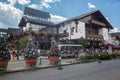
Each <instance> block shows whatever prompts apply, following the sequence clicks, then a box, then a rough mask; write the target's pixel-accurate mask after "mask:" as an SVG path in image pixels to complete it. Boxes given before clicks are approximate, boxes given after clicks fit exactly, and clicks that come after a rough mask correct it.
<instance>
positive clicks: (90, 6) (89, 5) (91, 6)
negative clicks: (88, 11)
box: [88, 3, 96, 8]
mask: <svg viewBox="0 0 120 80" xmlns="http://www.w3.org/2000/svg"><path fill="white" fill-rule="evenodd" d="M88 7H89V8H96V6H95V5H93V4H91V3H88Z"/></svg>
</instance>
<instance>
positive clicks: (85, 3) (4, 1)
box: [0, 0, 120, 32]
mask: <svg viewBox="0 0 120 80" xmlns="http://www.w3.org/2000/svg"><path fill="white" fill-rule="evenodd" d="M25 7H31V8H34V9H38V10H41V11H45V12H49V13H50V16H51V21H53V22H59V21H63V20H66V19H70V18H73V17H76V16H79V15H82V14H85V13H88V12H90V11H94V10H100V11H101V12H102V14H103V15H104V16H105V18H106V19H107V20H108V21H109V22H110V24H111V25H112V26H113V28H114V29H113V30H112V31H113V32H118V31H120V9H119V8H120V0H0V28H18V24H19V22H20V19H21V18H22V16H23V11H24V8H25Z"/></svg>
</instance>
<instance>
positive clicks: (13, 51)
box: [12, 49, 16, 60]
mask: <svg viewBox="0 0 120 80" xmlns="http://www.w3.org/2000/svg"><path fill="white" fill-rule="evenodd" d="M12 56H13V60H15V56H16V51H15V50H14V49H13V50H12Z"/></svg>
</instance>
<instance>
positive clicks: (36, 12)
mask: <svg viewBox="0 0 120 80" xmlns="http://www.w3.org/2000/svg"><path fill="white" fill-rule="evenodd" d="M24 15H30V16H36V17H40V18H44V19H49V18H50V14H49V13H48V12H43V11H40V10H36V9H32V8H29V7H25V9H24Z"/></svg>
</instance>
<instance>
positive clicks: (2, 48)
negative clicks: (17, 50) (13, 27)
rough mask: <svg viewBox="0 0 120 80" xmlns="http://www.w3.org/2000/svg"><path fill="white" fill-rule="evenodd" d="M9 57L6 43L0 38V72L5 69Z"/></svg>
mask: <svg viewBox="0 0 120 80" xmlns="http://www.w3.org/2000/svg"><path fill="white" fill-rule="evenodd" d="M10 59H11V56H10V53H9V51H8V48H7V45H6V43H5V40H4V39H3V38H0V72H3V71H6V70H7V65H8V61H9V60H10Z"/></svg>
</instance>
